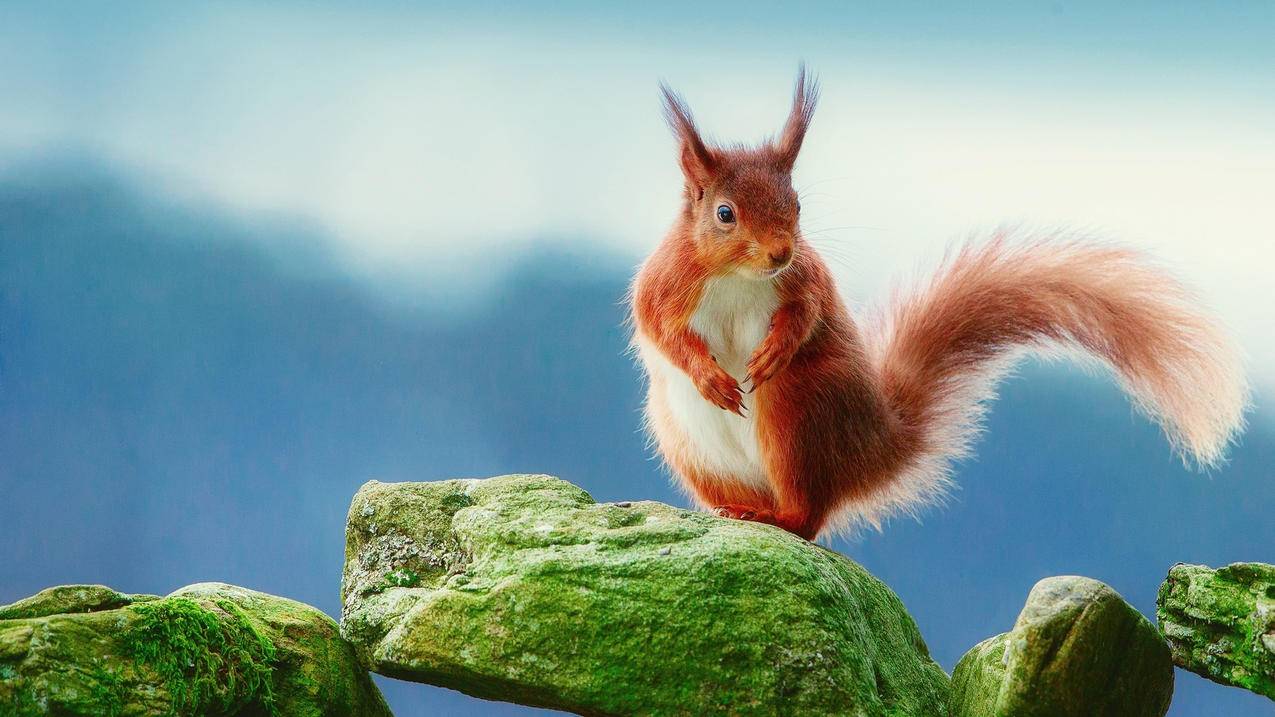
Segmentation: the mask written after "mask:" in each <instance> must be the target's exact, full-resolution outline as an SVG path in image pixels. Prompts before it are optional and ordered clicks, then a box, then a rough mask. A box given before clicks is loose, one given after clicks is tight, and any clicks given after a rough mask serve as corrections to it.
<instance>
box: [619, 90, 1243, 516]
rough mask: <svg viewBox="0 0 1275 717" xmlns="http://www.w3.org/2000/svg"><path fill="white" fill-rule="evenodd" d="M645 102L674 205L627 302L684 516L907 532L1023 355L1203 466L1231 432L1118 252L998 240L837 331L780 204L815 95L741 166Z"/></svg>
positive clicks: (1139, 272)
mask: <svg viewBox="0 0 1275 717" xmlns="http://www.w3.org/2000/svg"><path fill="white" fill-rule="evenodd" d="M661 89H662V91H663V97H664V109H665V115H666V119H667V120H668V123H669V125H670V127H671V128H672V130H673V132H674V134H675V136H676V138H677V141H678V143H679V159H680V163H681V168H682V173H683V175H684V178H685V197H684V201H683V204H682V208H681V212H680V214H679V215H678V217H677V220H676V222H675V223H674V224H673V227H672V229H671V230H670V231H669V232H668V235H667V236H666V237H665V238H664V240H663V242H662V243H661V244H660V245H659V247H658V248H656V249H655V251H654V253H652V254H651V256H650V257H649V258H648V259H647V260H646V262H645V263H644V264H643V265H642V267H641V269H640V270H639V271H638V274H637V277H636V279H635V281H634V283H633V286H632V291H631V296H630V301H631V306H632V320H633V325H634V328H635V334H634V344H635V347H636V350H637V353H638V355H639V356H640V358H641V361H642V363H643V365H644V368H645V370H646V374H647V378H648V384H649V385H648V393H647V401H646V419H647V425H648V429H649V431H650V433H651V434H652V436H653V438H654V441H655V443H656V445H657V446H658V449H659V451H660V453H661V454H662V455H663V457H664V459H665V461H666V462H667V463H668V465H669V466H670V467H671V468H672V469H673V471H674V472H675V473H676V474H677V475H678V476H679V477H680V479H681V481H682V482H683V484H684V486H685V487H686V488H687V489H688V490H689V492H690V494H691V495H692V496H693V497H694V499H695V500H696V501H697V502H698V503H699V504H700V505H701V506H702V507H705V508H708V509H711V510H713V511H715V512H716V513H717V514H719V515H723V516H727V517H732V518H739V519H744V520H753V521H760V522H764V523H770V524H772V525H776V526H779V527H781V528H784V529H785V530H788V531H790V532H792V533H796V534H797V535H800V536H802V537H804V538H806V539H808V540H814V539H816V538H817V537H818V536H819V535H821V534H823V533H825V532H826V531H828V530H836V529H843V528H847V527H850V526H852V525H855V524H860V523H863V522H866V523H868V524H871V525H876V526H878V527H879V525H880V521H881V520H882V519H883V518H884V517H887V516H889V515H891V514H893V513H897V512H900V511H902V512H913V511H914V510H915V509H916V507H917V506H919V505H924V504H925V503H926V502H928V501H932V500H934V499H937V498H939V497H941V496H942V495H943V494H944V492H945V490H946V489H947V488H948V487H949V486H950V478H949V473H950V470H951V469H950V465H951V463H952V462H953V461H954V460H955V459H958V458H961V457H963V456H966V455H967V454H968V453H969V450H970V443H971V440H972V439H973V437H974V436H975V435H976V434H977V433H978V431H979V429H980V425H981V420H982V416H983V413H984V410H985V407H986V404H987V402H988V401H989V400H990V399H991V398H992V397H993V394H994V389H995V385H996V383H997V381H998V380H999V379H1000V378H1001V377H1003V376H1004V375H1005V373H1006V371H1007V370H1008V369H1009V367H1010V364H1011V363H1012V362H1013V360H1014V359H1015V358H1016V357H1018V356H1019V355H1021V353H1022V352H1023V350H1024V349H1050V348H1062V349H1078V350H1080V351H1081V352H1083V353H1085V354H1087V355H1088V356H1089V357H1092V358H1094V359H1097V360H1099V361H1100V362H1102V363H1104V364H1106V365H1107V366H1108V367H1109V368H1110V369H1111V370H1112V371H1113V372H1114V374H1115V375H1116V376H1117V377H1118V378H1119V381H1120V383H1121V385H1122V386H1123V387H1124V389H1125V390H1126V392H1127V393H1128V394H1129V395H1130V396H1131V398H1132V399H1133V401H1134V402H1135V403H1136V404H1137V406H1138V407H1139V408H1141V409H1142V410H1143V411H1144V412H1145V413H1147V414H1148V415H1149V416H1151V417H1152V418H1153V419H1155V420H1157V421H1158V422H1159V423H1160V424H1161V425H1162V426H1163V428H1164V429H1165V432H1166V433H1167V435H1168V436H1169V438H1170V440H1171V441H1172V443H1173V444H1174V447H1175V448H1177V449H1178V450H1180V451H1181V453H1182V454H1183V456H1184V457H1188V456H1189V457H1193V458H1194V459H1195V460H1196V461H1197V462H1198V463H1199V464H1200V465H1202V466H1214V465H1217V464H1218V463H1219V462H1220V461H1221V460H1222V458H1223V455H1224V452H1225V450H1226V448H1227V446H1228V444H1229V443H1230V442H1231V440H1232V439H1233V437H1234V436H1235V435H1236V434H1237V433H1238V432H1239V430H1240V429H1241V428H1242V425H1243V415H1244V411H1245V407H1246V403H1247V395H1248V393H1247V385H1246V381H1245V378H1244V374H1243V371H1242V368H1241V362H1240V360H1239V353H1238V351H1237V350H1236V349H1235V348H1234V346H1233V345H1232V343H1231V342H1230V340H1229V339H1228V337H1227V335H1226V334H1225V332H1224V331H1223V330H1222V329H1221V328H1220V327H1219V326H1218V325H1217V323H1216V322H1214V321H1213V320H1212V319H1211V318H1210V317H1209V316H1207V315H1206V314H1204V313H1203V312H1202V311H1201V310H1200V309H1199V308H1198V302H1197V301H1196V300H1195V299H1194V297H1193V296H1192V294H1191V293H1190V292H1189V291H1188V290H1187V289H1186V288H1184V287H1183V286H1182V285H1181V284H1179V283H1178V282H1177V281H1176V280H1174V279H1173V278H1172V277H1171V276H1169V275H1167V274H1166V273H1163V272H1161V271H1159V270H1157V269H1156V268H1155V267H1154V266H1153V265H1151V264H1150V263H1149V262H1148V261H1146V260H1145V258H1144V257H1143V256H1141V255H1140V254H1139V253H1138V252H1136V251H1132V250H1130V249H1125V248H1119V247H1114V246H1111V245H1107V244H1099V243H1090V242H1086V241H1082V240H1076V239H1070V238H1066V237H1045V238H1016V237H1012V236H1009V234H1008V233H1007V232H998V233H996V234H995V235H993V236H992V237H991V238H990V239H989V240H987V241H984V242H971V243H967V244H965V245H964V246H962V247H960V248H959V249H958V250H956V251H955V252H954V253H952V254H950V255H949V256H948V258H947V260H946V261H945V263H944V264H943V265H942V267H941V268H940V270H939V271H938V272H937V273H936V274H935V275H934V276H933V277H932V278H930V279H929V281H928V282H926V283H924V284H922V285H920V286H918V287H917V288H916V289H914V290H913V291H912V292H911V293H902V294H898V295H897V296H896V297H895V298H894V300H893V301H892V302H891V303H890V304H889V305H888V306H887V307H885V308H884V309H883V310H881V311H879V312H878V315H876V316H875V317H872V318H870V319H869V320H866V321H864V322H863V323H862V324H860V323H859V322H856V320H855V319H854V318H853V317H852V316H851V314H850V312H849V311H848V310H847V309H846V306H845V305H844V304H843V303H842V301H841V299H840V298H839V297H838V294H837V290H836V288H835V286H834V284H833V280H832V276H831V274H830V272H829V270H828V267H827V266H826V265H825V264H824V262H823V260H822V259H820V257H819V255H818V253H817V252H816V251H815V249H814V248H813V247H812V246H811V245H810V244H809V243H808V242H807V241H806V240H805V239H803V237H802V234H801V229H800V226H799V223H800V222H799V220H800V214H801V205H800V203H799V202H798V197H797V193H796V192H795V191H794V190H793V185H792V178H791V174H792V169H793V165H794V163H795V162H796V160H797V154H798V152H799V151H800V149H801V143H802V139H803V138H804V137H805V135H806V130H807V128H808V127H809V126H810V122H811V117H812V116H813V113H814V110H815V104H816V102H817V100H818V96H819V91H818V84H817V82H816V81H814V80H813V79H810V80H808V79H807V77H806V73H805V70H804V68H802V69H801V70H800V71H799V73H798V76H797V82H796V91H795V92H794V97H793V102H792V108H791V112H790V114H789V116H788V120H787V122H786V124H785V125H784V127H783V130H782V131H781V132H780V134H779V135H778V136H777V137H775V138H773V139H771V140H769V141H765V142H763V143H761V144H759V145H757V146H753V147H746V146H742V145H730V146H712V145H710V144H708V143H706V142H705V141H704V139H703V138H702V137H701V135H700V133H699V131H698V129H697V128H696V124H695V121H694V119H693V118H692V116H691V113H690V110H689V109H688V108H687V105H686V104H685V102H684V101H683V100H682V99H681V97H680V96H679V95H677V94H676V93H675V92H673V91H672V90H671V89H669V87H668V86H667V85H661Z"/></svg>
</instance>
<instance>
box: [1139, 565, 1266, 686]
mask: <svg viewBox="0 0 1275 717" xmlns="http://www.w3.org/2000/svg"><path fill="white" fill-rule="evenodd" d="M1272 595H1275V565H1267V564H1265V563H1234V564H1232V565H1228V566H1226V567H1224V568H1219V569H1217V570H1212V569H1210V568H1207V567H1205V566H1203V565H1175V566H1173V568H1172V569H1171V570H1170V571H1169V576H1168V578H1167V579H1166V580H1165V582H1164V584H1162V585H1161V586H1160V593H1159V596H1158V597H1157V600H1156V608H1157V609H1156V613H1157V615H1158V617H1159V619H1160V628H1161V630H1163V631H1164V634H1165V636H1166V637H1167V638H1168V639H1169V645H1170V647H1171V648H1172V651H1173V661H1174V662H1176V663H1177V664H1178V665H1179V666H1180V667H1182V668H1184V669H1187V670H1191V671H1192V672H1195V673H1197V674H1199V675H1202V676H1204V677H1207V678H1209V679H1210V680H1213V681H1215V682H1220V683H1222V684H1226V685H1235V686H1237V687H1243V688H1245V689H1248V690H1252V691H1253V692H1256V693H1257V694H1259V695H1266V696H1267V697H1270V698H1272V699H1275V650H1272V649H1271V648H1270V647H1268V645H1267V642H1266V640H1265V636H1267V635H1275V598H1272Z"/></svg>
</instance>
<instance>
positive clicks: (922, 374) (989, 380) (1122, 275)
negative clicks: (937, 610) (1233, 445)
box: [863, 232, 1248, 520]
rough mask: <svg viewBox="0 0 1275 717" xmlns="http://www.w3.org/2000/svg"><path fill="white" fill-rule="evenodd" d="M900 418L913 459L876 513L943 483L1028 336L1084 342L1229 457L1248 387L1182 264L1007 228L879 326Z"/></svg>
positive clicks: (1049, 342)
mask: <svg viewBox="0 0 1275 717" xmlns="http://www.w3.org/2000/svg"><path fill="white" fill-rule="evenodd" d="M867 342H868V348H869V351H870V352H871V355H872V357H873V360H874V362H875V368H876V369H877V370H878V372H879V376H880V378H881V386H882V388H883V390H884V395H885V397H886V401H887V403H888V405H889V406H890V408H891V409H892V410H893V412H894V413H895V415H896V417H897V418H898V434H899V435H898V436H897V439H898V440H897V443H896V446H897V449H898V456H899V459H900V460H901V465H899V466H898V470H896V471H894V472H893V473H894V475H893V479H892V480H885V481H882V483H883V484H882V485H881V490H880V492H879V493H878V495H876V496H875V497H874V499H873V500H872V501H871V502H872V503H873V505H871V506H864V508H866V510H864V511H863V516H864V517H867V518H868V519H869V520H873V519H874V517H876V516H879V515H881V514H882V513H889V512H893V511H894V510H898V509H907V508H908V507H909V506H910V505H912V504H914V503H916V502H917V501H918V500H924V499H926V498H933V497H935V496H938V495H941V494H942V492H943V489H944V487H945V485H946V482H947V474H948V471H949V465H950V462H951V461H952V460H953V459H956V458H960V457H962V456H964V455H966V454H967V452H968V450H969V446H970V442H971V440H972V439H973V438H974V437H975V435H976V434H977V433H978V431H979V430H980V426H981V421H982V417H983V412H984V410H985V406H986V403H987V401H988V400H989V399H990V398H992V396H993V392H994V390H995V385H996V382H997V381H998V380H999V379H1000V378H1001V377H1003V376H1004V375H1005V373H1006V372H1007V371H1008V370H1009V368H1010V367H1011V363H1012V362H1013V360H1014V359H1015V358H1016V357H1017V356H1018V355H1020V354H1021V352H1022V350H1024V349H1044V350H1057V349H1073V350H1075V349H1078V350H1079V351H1080V352H1081V353H1083V354H1084V355H1087V356H1088V357H1090V358H1093V359H1097V360H1098V361H1100V362H1101V363H1102V364H1105V365H1106V366H1107V367H1109V368H1110V369H1111V370H1112V371H1113V372H1114V373H1115V375H1116V376H1117V377H1118V378H1119V380H1120V383H1121V385H1122V386H1123V387H1124V389H1125V391H1126V392H1128V394H1129V395H1130V396H1131V397H1132V398H1133V400H1134V402H1135V403H1136V404H1137V406H1138V407H1139V408H1140V409H1141V410H1142V411H1144V412H1145V413H1146V414H1147V415H1148V416H1150V417H1151V418H1153V419H1155V420H1156V421H1157V422H1159V423H1160V425H1161V426H1163V427H1164V430H1165V433H1167V434H1168V436H1169V439H1170V441H1171V442H1172V443H1173V445H1174V447H1175V448H1176V449H1177V450H1178V451H1180V452H1181V453H1182V454H1183V457H1184V458H1188V457H1189V458H1193V459H1194V460H1195V461H1196V462H1197V463H1198V464H1199V465H1200V466H1203V467H1209V466H1214V465H1217V464H1218V463H1219V462H1220V461H1221V460H1222V459H1223V457H1224V454H1225V451H1226V448H1227V446H1228V444H1229V443H1230V442H1231V440H1232V438H1233V437H1234V436H1235V434H1236V432H1237V431H1239V430H1240V428H1241V427H1242V425H1243V421H1244V411H1245V408H1246V405H1247V400H1248V389H1247V384H1246V382H1245V379H1244V373H1243V370H1242V366H1241V361H1240V355H1239V352H1238V350H1237V349H1236V347H1235V346H1234V345H1233V344H1232V342H1231V341H1230V339H1229V338H1228V336H1227V334H1226V333H1225V331H1224V330H1223V329H1222V328H1221V326H1220V325H1219V324H1218V323H1217V322H1215V321H1214V320H1213V319H1212V318H1211V317H1210V316H1208V315H1207V314H1206V313H1205V312H1204V311H1203V310H1202V309H1201V307H1200V305H1199V304H1198V302H1197V301H1196V299H1195V297H1194V296H1193V295H1192V294H1191V293H1190V292H1189V291H1188V290H1187V289H1186V288H1185V287H1183V286H1182V285H1181V284H1180V283H1178V282H1177V281H1176V280H1175V279H1174V278H1173V277H1172V276H1170V275H1168V274H1167V273H1165V272H1163V271H1161V270H1159V269H1157V268H1156V267H1155V266H1154V265H1152V264H1151V263H1150V262H1148V261H1147V260H1146V258H1145V257H1144V256H1142V255H1141V254H1139V253H1138V252H1136V251H1133V250H1130V249H1126V248H1120V247H1113V246H1109V245H1105V244H1100V243H1091V242H1086V241H1079V240H1074V239H1067V238H1062V239H1060V238H1046V239H1016V238H1011V237H1009V236H1007V235H1006V234H1005V233H1003V232H1002V233H998V234H997V235H996V236H994V237H993V238H992V240H991V241H988V242H985V243H981V244H976V243H968V244H966V245H965V246H964V247H963V248H961V249H960V250H959V251H957V252H956V253H955V254H954V255H950V256H949V257H948V259H947V261H946V262H945V263H944V265H943V267H942V268H941V269H940V270H939V271H938V272H937V273H936V274H935V275H934V277H933V278H932V279H931V280H930V281H929V282H928V283H927V284H924V285H922V286H920V287H918V289H917V290H915V291H913V292H912V293H911V294H909V295H896V297H895V299H894V301H892V302H891V304H890V305H889V306H888V307H887V308H886V309H885V310H884V311H883V312H882V315H881V316H880V317H879V320H878V321H877V322H876V324H875V325H874V327H873V331H872V332H871V333H870V334H869V335H868V337H867Z"/></svg>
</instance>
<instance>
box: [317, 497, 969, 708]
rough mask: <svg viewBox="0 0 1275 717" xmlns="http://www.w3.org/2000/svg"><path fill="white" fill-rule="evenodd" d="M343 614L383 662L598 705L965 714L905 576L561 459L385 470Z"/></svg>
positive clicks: (355, 536)
mask: <svg viewBox="0 0 1275 717" xmlns="http://www.w3.org/2000/svg"><path fill="white" fill-rule="evenodd" d="M342 594H343V598H344V605H345V608H344V612H343V620H342V632H343V634H344V635H345V636H346V637H347V638H348V639H350V640H351V641H352V642H354V643H356V644H357V645H360V646H361V648H362V649H365V650H366V651H367V654H368V657H369V659H370V660H371V663H372V664H373V666H374V669H375V670H376V671H378V672H381V673H383V674H386V675H390V676H392V677H397V678H401V679H406V680H415V681H418V682H428V683H432V684H437V685H442V686H445V687H450V688H453V689H457V690H461V691H463V692H467V693H469V694H471V695H476V696H478V697H484V698H488V699H498V700H507V701H514V702H521V703H525V704H531V705H540V706H546V707H556V708H560V709H565V710H570V711H574V712H578V713H581V714H590V715H630V714H645V715H675V714H676V715H694V714H715V713H728V714H737V715H745V714H754V715H769V714H784V715H861V716H864V717H875V716H877V715H890V716H892V717H904V716H906V715H925V717H935V716H939V717H941V716H942V715H945V714H946V703H947V688H948V684H947V683H948V681H947V676H946V675H945V674H944V673H943V671H942V669H940V668H939V667H938V665H936V664H935V663H934V662H933V661H932V660H931V659H930V657H929V654H928V651H927V649H926V646H925V643H924V642H923V641H922V639H921V636H920V634H919V633H918V632H917V628H916V625H915V624H914V623H913V621H912V618H911V617H910V616H909V615H908V614H907V611H906V610H905V609H904V607H903V605H902V604H901V603H900V601H899V599H898V598H897V597H896V596H895V595H894V593H892V592H891V591H890V590H889V588H887V587H886V586H885V585H883V584H882V583H881V582H880V581H878V580H877V579H875V578H874V577H872V576H871V575H869V574H868V573H867V572H866V571H865V570H863V568H861V567H859V566H858V565H857V564H855V563H853V562H851V561H850V560H848V559H846V558H844V557H842V556H841V555H838V554H836V553H833V552H830V551H828V550H825V549H823V548H820V547H818V546H815V545H812V544H810V543H807V542H806V541H804V540H801V539H800V538H797V537H795V536H793V535H790V534H788V533H785V532H784V531H782V530H779V529H777V528H773V527H770V526H765V525H758V524H755V523H746V522H741V521H732V520H726V519H723V518H717V517H714V516H710V515H705V514H701V513H693V512H689V511H684V510H677V509H674V508H672V507H669V506H667V505H663V504H659V503H652V502H634V503H631V504H627V505H621V504H597V503H595V502H594V501H593V499H592V498H590V497H589V495H588V494H587V493H585V492H584V491H583V490H580V489H579V488H577V487H575V486H573V485H571V484H569V483H566V482H564V481H561V480H558V479H556V478H552V477H549V476H534V475H513V476H503V477H499V478H492V479H488V480H455V481H442V482H437V483H397V484H385V483H376V482H371V483H368V484H366V485H364V486H363V487H362V489H360V491H359V493H358V495H356V496H355V498H354V501H353V503H352V505H351V506H350V515H349V523H348V526H347V533H346V566H345V577H344V582H343V586H342Z"/></svg>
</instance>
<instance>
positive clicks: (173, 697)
mask: <svg viewBox="0 0 1275 717" xmlns="http://www.w3.org/2000/svg"><path fill="white" fill-rule="evenodd" d="M0 713H3V714H5V715H6V716H7V715H14V716H15V717H29V716H33V715H45V714H65V715H95V716H97V715H101V716H103V717H123V716H125V715H127V716H129V717H132V716H150V715H156V716H158V715H226V716H238V717H265V716H266V715H288V716H291V715H302V716H307V717H326V716H330V717H337V716H338V715H350V714H358V715H369V716H371V717H376V716H377V715H389V714H390V713H389V709H388V707H387V706H386V705H385V702H384V700H383V699H382V698H381V696H380V693H379V691H377V689H376V687H375V685H373V684H372V682H371V680H370V679H369V676H368V674H367V672H366V671H365V669H364V668H363V666H362V665H361V664H360V663H359V662H358V660H357V658H356V655H355V652H354V650H353V648H352V647H351V646H350V645H349V644H348V643H346V642H345V641H344V640H342V639H341V637H340V635H339V633H338V629H337V626H336V623H334V622H333V621H332V620H331V618H328V617H327V616H326V615H323V613H321V612H319V611H318V610H316V609H314V608H312V607H309V606H307V605H303V604H301V603H298V602H295V601H292V600H287V599H284V598H279V597H275V596H273V595H267V594H265V593H259V592H255V591H252V590H245V589H243V588H237V587H234V586H231V585H224V584H220V583H201V584H198V585H192V586H189V587H186V588H182V589H181V590H178V591H176V592H174V593H172V594H171V595H169V596H167V597H164V598H157V597H155V596H134V595H126V594H123V593H117V592H115V591H114V590H111V589H110V588H105V587H102V586H81V585H73V586H62V587H58V588H50V589H49V590H45V591H43V592H41V593H39V594H38V595H35V596H32V597H31V598H27V599H25V600H21V601H19V602H17V603H14V604H12V605H8V606H5V607H2V608H0Z"/></svg>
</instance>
